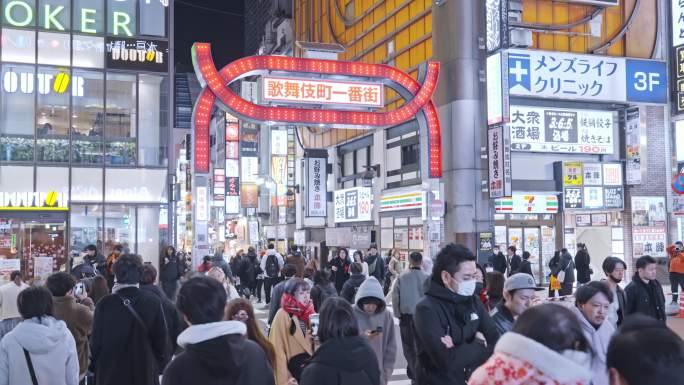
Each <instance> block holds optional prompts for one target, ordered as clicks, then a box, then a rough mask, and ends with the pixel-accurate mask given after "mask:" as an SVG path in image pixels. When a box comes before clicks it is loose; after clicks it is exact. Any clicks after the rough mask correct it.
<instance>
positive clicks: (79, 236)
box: [69, 205, 103, 255]
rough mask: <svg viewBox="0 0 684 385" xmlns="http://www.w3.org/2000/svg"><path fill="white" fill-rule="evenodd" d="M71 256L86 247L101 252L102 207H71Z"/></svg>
mask: <svg viewBox="0 0 684 385" xmlns="http://www.w3.org/2000/svg"><path fill="white" fill-rule="evenodd" d="M69 212H70V215H71V220H70V225H71V231H70V238H71V239H70V243H69V245H70V248H71V254H72V255H74V254H80V253H81V252H82V251H83V249H84V248H85V247H86V246H88V245H96V246H98V250H100V251H102V220H103V218H102V213H103V210H102V205H71V207H70V208H69Z"/></svg>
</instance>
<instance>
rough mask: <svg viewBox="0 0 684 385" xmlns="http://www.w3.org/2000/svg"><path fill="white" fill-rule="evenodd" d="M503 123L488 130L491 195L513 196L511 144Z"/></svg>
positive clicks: (494, 196) (496, 196) (497, 196)
mask: <svg viewBox="0 0 684 385" xmlns="http://www.w3.org/2000/svg"><path fill="white" fill-rule="evenodd" d="M507 134H508V130H504V127H503V125H496V126H494V127H492V128H490V129H489V131H488V151H489V197H490V198H502V197H505V196H511V146H510V140H508V138H507V136H508V135H507Z"/></svg>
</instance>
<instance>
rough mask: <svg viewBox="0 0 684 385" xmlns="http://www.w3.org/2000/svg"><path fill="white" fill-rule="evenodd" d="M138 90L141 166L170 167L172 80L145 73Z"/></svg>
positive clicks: (140, 76) (141, 77)
mask: <svg viewBox="0 0 684 385" xmlns="http://www.w3.org/2000/svg"><path fill="white" fill-rule="evenodd" d="M138 87H139V88H138V92H139V93H140V95H139V99H138V100H139V105H138V111H140V127H139V131H140V135H139V141H138V146H139V147H140V154H139V159H140V165H141V166H166V164H167V154H166V145H167V138H168V135H169V124H168V109H169V93H168V78H167V77H165V76H156V75H145V74H141V75H139V84H138Z"/></svg>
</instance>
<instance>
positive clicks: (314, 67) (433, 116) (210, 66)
mask: <svg viewBox="0 0 684 385" xmlns="http://www.w3.org/2000/svg"><path fill="white" fill-rule="evenodd" d="M192 62H193V65H194V68H195V74H196V75H197V78H198V79H199V82H200V84H201V86H202V92H201V93H200V96H199V98H198V99H197V102H196V103H195V106H194V109H193V116H192V124H193V130H194V132H195V143H194V149H195V169H196V171H197V172H209V159H210V157H209V146H210V143H209V123H210V120H211V111H212V108H213V107H214V104H215V103H218V104H219V106H220V107H221V108H222V109H225V110H226V111H229V112H230V113H232V114H234V115H236V116H238V117H240V118H241V119H244V120H247V121H251V122H254V123H258V124H264V123H266V124H289V125H304V126H306V125H309V126H318V125H325V126H329V127H334V128H367V127H375V128H378V127H389V126H395V125H397V124H401V123H405V122H407V121H410V120H412V119H414V118H415V119H417V121H418V125H419V127H420V129H421V130H423V129H427V133H428V154H429V167H428V171H429V177H430V178H440V177H441V176H442V145H441V129H440V125H439V119H438V117H437V110H436V108H435V105H434V103H433V102H432V100H431V98H432V94H433V92H434V91H435V88H436V87H437V78H438V76H439V62H434V61H431V62H428V63H427V66H423V67H422V68H421V70H420V71H419V73H420V74H421V75H420V76H419V77H420V78H422V79H424V80H423V84H422V85H421V84H420V83H418V82H417V81H416V80H414V79H413V78H412V77H411V76H409V75H408V74H406V73H405V72H403V71H401V70H399V69H397V68H394V67H391V66H388V65H384V64H366V63H358V62H346V61H337V60H321V59H303V58H293V57H285V56H248V57H245V58H242V59H238V60H235V61H233V62H231V63H230V64H228V65H226V66H225V67H223V68H222V69H221V70H220V71H218V70H217V69H216V66H215V65H214V60H213V58H212V55H211V44H209V43H195V44H193V46H192ZM272 71H276V72H283V73H290V74H292V75H297V76H302V75H304V76H306V75H311V74H315V75H316V76H315V77H312V80H314V79H316V80H325V79H326V78H322V77H321V75H329V76H333V75H334V76H338V77H339V76H348V77H353V78H356V79H357V80H358V79H359V78H364V79H368V78H372V79H373V80H376V81H380V82H381V83H383V84H384V85H386V86H388V87H390V88H391V89H393V90H394V91H396V92H397V93H399V95H401V96H402V97H403V98H404V99H405V100H406V102H405V103H404V104H403V105H402V106H401V107H399V108H397V109H394V110H390V111H383V112H371V111H346V110H339V109H338V110H336V109H330V107H329V106H325V105H321V109H311V108H297V107H270V106H263V105H258V104H254V103H252V102H250V101H247V100H245V99H243V98H241V97H240V96H238V95H237V94H235V92H233V91H232V90H231V89H230V88H229V87H228V85H229V84H230V83H232V82H234V81H236V80H239V79H241V78H244V77H246V76H253V75H263V74H268V73H271V72H272Z"/></svg>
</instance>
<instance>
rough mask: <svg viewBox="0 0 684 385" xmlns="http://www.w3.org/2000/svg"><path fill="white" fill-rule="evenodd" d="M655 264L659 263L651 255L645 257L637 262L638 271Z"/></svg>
mask: <svg viewBox="0 0 684 385" xmlns="http://www.w3.org/2000/svg"><path fill="white" fill-rule="evenodd" d="M653 263H658V262H657V261H656V260H655V258H653V257H651V256H650V255H644V256H641V257H639V258H637V260H636V268H637V269H644V268H646V266H648V265H650V264H653Z"/></svg>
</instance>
